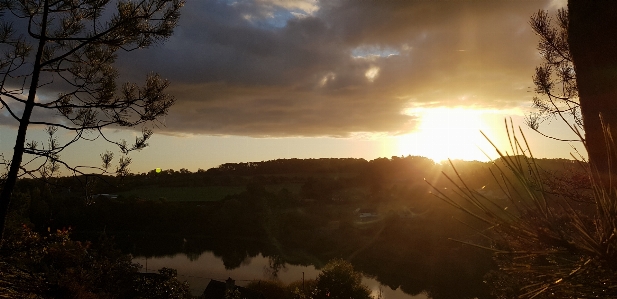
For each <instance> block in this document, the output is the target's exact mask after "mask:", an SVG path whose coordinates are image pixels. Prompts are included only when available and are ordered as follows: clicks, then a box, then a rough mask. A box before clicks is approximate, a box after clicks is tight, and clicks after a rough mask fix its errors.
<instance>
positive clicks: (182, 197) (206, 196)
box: [119, 186, 246, 201]
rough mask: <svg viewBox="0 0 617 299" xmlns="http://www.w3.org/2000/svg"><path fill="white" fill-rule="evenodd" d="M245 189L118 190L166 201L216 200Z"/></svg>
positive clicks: (173, 188) (241, 187)
mask: <svg viewBox="0 0 617 299" xmlns="http://www.w3.org/2000/svg"><path fill="white" fill-rule="evenodd" d="M244 190H246V188H245V187H244V186H201V187H152V186H149V187H145V188H138V189H134V190H129V191H124V192H120V193H119V195H122V196H126V197H129V196H137V197H139V198H143V199H148V200H157V199H160V198H164V199H165V200H167V201H218V200H222V199H223V198H225V196H227V195H233V194H238V193H241V192H243V191H244Z"/></svg>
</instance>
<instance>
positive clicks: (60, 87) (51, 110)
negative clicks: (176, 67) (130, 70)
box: [0, 0, 183, 242]
mask: <svg viewBox="0 0 617 299" xmlns="http://www.w3.org/2000/svg"><path fill="white" fill-rule="evenodd" d="M182 5H183V1H182V0H142V1H125V0H119V1H111V0H96V1H95V0H71V1H69V0H54V1H51V0H29V1H18V0H3V1H2V2H0V14H2V22H1V23H0V48H2V49H3V51H4V52H5V55H3V56H2V57H0V78H1V79H0V103H1V104H2V107H1V109H4V110H5V113H8V115H10V117H11V118H12V119H13V120H14V121H15V122H16V123H18V124H19V127H18V130H17V138H16V141H15V146H14V151H13V155H12V157H11V158H10V159H9V160H5V159H4V157H0V158H2V160H1V161H0V162H2V163H3V164H4V165H5V166H6V167H7V172H6V173H5V174H4V175H3V176H2V192H1V193H0V240H1V239H2V235H1V234H2V232H3V231H4V222H5V221H4V220H5V218H6V215H7V211H8V208H9V203H10V199H11V193H12V191H13V188H14V186H15V182H16V180H17V178H18V177H20V176H24V175H31V176H41V177H49V176H52V175H53V174H54V173H55V172H56V171H58V170H59V167H60V165H64V166H65V167H67V168H68V169H69V170H71V171H72V172H73V173H76V174H78V173H82V170H83V169H84V167H85V166H70V165H68V164H67V163H65V162H64V161H62V160H61V159H60V153H61V152H62V151H63V150H64V149H66V148H67V147H68V146H70V145H71V144H73V143H75V142H77V141H80V140H93V139H97V138H101V139H104V140H106V141H107V142H110V143H112V144H114V145H116V146H117V147H118V148H119V150H120V152H121V153H122V154H123V155H126V154H128V153H129V152H130V151H133V150H139V149H142V148H144V147H145V146H147V140H148V138H149V137H150V136H151V135H152V131H151V129H150V128H149V127H147V126H145V125H146V124H148V123H150V122H153V121H156V120H157V119H158V118H159V117H161V116H164V115H166V114H167V111H168V109H169V107H170V106H171V105H172V104H173V103H174V99H173V97H171V96H170V95H168V94H165V93H164V91H165V88H166V87H167V86H168V83H167V81H165V80H163V79H161V78H160V77H159V76H158V75H156V74H150V75H148V77H147V79H146V82H145V84H144V85H143V86H141V87H139V86H137V85H136V84H133V83H125V84H124V85H122V86H121V87H120V88H119V87H118V86H117V85H116V79H117V78H118V72H117V70H116V69H115V68H114V67H113V63H114V61H115V60H116V52H117V51H118V50H125V51H132V50H135V49H140V48H145V47H148V46H150V45H152V44H153V43H156V42H157V41H160V40H163V39H165V38H166V37H168V36H170V35H171V34H172V31H173V29H174V27H175V26H176V24H177V21H178V17H179V10H180V8H181V6H182ZM110 6H115V8H116V10H115V11H114V12H110V11H109V7H110ZM40 92H42V93H43V94H44V96H41V94H39V93H40ZM53 94H56V95H55V96H54V95H53ZM20 113H21V115H19V114H20ZM31 125H39V126H40V125H44V126H47V130H46V131H47V134H48V135H49V138H48V140H47V144H45V145H41V144H39V143H38V142H36V141H34V140H31V141H26V132H27V131H28V128H29V127H30V126H31ZM136 126H142V135H141V136H139V137H137V138H136V139H135V143H134V144H127V142H126V141H124V140H120V141H117V140H112V139H110V138H108V136H106V135H105V134H104V132H103V131H102V129H103V128H106V127H129V128H130V127H136ZM58 130H61V131H62V130H64V131H66V132H67V133H71V134H72V137H71V139H70V140H69V141H68V142H63V143H61V142H59V141H58V139H57V138H56V136H57V135H58V134H57V133H58ZM101 158H102V160H103V165H102V167H87V169H90V170H92V169H93V168H94V169H99V170H100V171H102V172H107V170H108V168H109V167H110V166H111V162H112V159H113V153H112V152H106V153H103V154H101ZM37 163H38V164H37ZM129 163H130V158H128V157H126V156H124V157H122V158H120V161H119V165H118V166H117V168H116V173H117V174H126V173H127V172H128V165H129ZM0 242H1V241H0Z"/></svg>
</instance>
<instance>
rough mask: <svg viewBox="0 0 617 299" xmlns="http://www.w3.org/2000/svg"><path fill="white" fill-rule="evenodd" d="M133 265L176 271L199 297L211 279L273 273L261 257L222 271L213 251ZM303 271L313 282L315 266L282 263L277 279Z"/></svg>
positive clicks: (241, 279) (242, 279)
mask: <svg viewBox="0 0 617 299" xmlns="http://www.w3.org/2000/svg"><path fill="white" fill-rule="evenodd" d="M133 261H134V262H136V263H139V264H141V265H142V266H143V268H142V272H146V271H147V272H156V271H157V270H158V269H160V268H163V267H168V268H174V269H176V270H178V278H179V279H180V280H185V281H187V282H188V283H190V285H191V293H192V294H193V295H201V293H202V292H203V290H204V289H205V288H206V286H207V285H208V283H209V282H210V280H211V279H214V280H219V281H225V280H226V279H227V278H228V277H231V278H232V279H235V280H236V284H237V285H245V284H247V283H248V282H249V281H252V280H260V279H263V280H265V279H272V277H273V274H274V272H275V271H273V270H272V268H271V266H270V260H269V259H268V258H266V257H263V256H262V255H261V254H259V255H257V256H255V257H252V258H247V259H245V260H244V262H242V265H241V266H240V267H238V268H235V269H233V270H227V269H225V265H224V264H223V261H222V260H221V259H220V258H218V257H216V256H215V255H214V254H213V253H212V252H204V253H202V254H201V255H200V256H199V257H198V258H197V259H193V260H191V259H189V258H188V256H187V255H185V254H176V255H174V256H168V257H154V258H147V259H146V258H145V257H136V258H134V259H133ZM303 272H304V278H305V279H315V278H316V277H317V275H318V274H319V272H320V271H319V270H317V269H315V267H314V266H295V265H289V264H285V265H284V266H283V267H282V268H281V269H280V270H279V271H278V273H277V274H278V275H277V276H278V279H280V280H281V281H282V282H284V283H286V284H288V283H290V282H293V281H296V280H302V273H303ZM362 281H363V283H364V284H365V285H367V286H369V288H370V289H371V290H372V291H373V295H377V294H379V292H380V291H381V293H382V297H383V298H384V299H427V298H428V297H427V296H426V295H424V294H420V295H417V296H411V295H409V294H406V293H404V292H403V291H401V290H400V289H397V290H392V289H390V288H389V287H387V286H382V285H381V284H380V283H379V282H378V281H376V280H374V279H372V278H368V277H364V278H363V280H362Z"/></svg>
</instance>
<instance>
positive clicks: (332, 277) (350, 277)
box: [312, 259, 372, 299]
mask: <svg viewBox="0 0 617 299" xmlns="http://www.w3.org/2000/svg"><path fill="white" fill-rule="evenodd" d="M316 285H317V286H316V288H315V291H314V292H313V296H312V298H314V299H322V298H324V299H325V298H334V299H349V298H354V299H371V298H372V297H371V290H369V289H368V287H367V286H365V285H363V284H362V274H360V273H359V272H356V271H355V270H354V269H353V265H352V264H351V263H349V262H348V261H345V260H342V259H334V260H331V261H330V262H328V264H326V266H325V267H324V268H323V270H322V271H321V273H319V275H318V276H317V283H316Z"/></svg>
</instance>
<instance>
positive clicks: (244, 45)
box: [119, 0, 548, 137]
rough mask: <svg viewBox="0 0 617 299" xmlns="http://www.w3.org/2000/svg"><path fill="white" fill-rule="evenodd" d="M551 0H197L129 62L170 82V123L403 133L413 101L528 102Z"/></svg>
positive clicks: (126, 62) (182, 127) (189, 127)
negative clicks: (534, 23) (541, 20)
mask: <svg viewBox="0 0 617 299" xmlns="http://www.w3.org/2000/svg"><path fill="white" fill-rule="evenodd" d="M277 2H278V3H277ZM547 5H548V3H547V2H546V1H494V0H491V1H488V0H487V1H482V0H476V1H471V0H470V1H347V0H344V1H324V3H318V2H311V1H310V0H304V1H298V2H294V1H274V0H270V1H266V0H262V1H256V2H253V1H235V2H232V1H196V0H195V1H193V0H189V1H187V4H186V6H185V8H184V10H183V15H182V18H181V21H180V25H179V27H178V28H177V30H176V32H175V34H174V35H173V36H172V37H171V38H170V39H169V40H168V41H167V42H166V43H165V44H162V45H159V46H156V47H154V48H152V49H148V50H144V51H137V52H132V53H128V54H122V55H121V58H120V61H119V67H120V68H121V72H122V73H123V74H124V75H123V76H124V78H123V79H128V80H136V81H143V78H144V77H145V74H146V73H148V72H149V71H156V72H158V73H160V74H162V75H163V76H164V77H166V78H168V79H169V80H170V81H171V82H172V85H171V87H170V92H171V93H172V94H174V95H175V96H176V98H177V99H178V102H177V104H176V105H175V106H174V107H173V108H172V110H171V112H170V115H169V116H168V117H167V119H166V128H164V129H163V130H164V131H166V132H168V133H170V134H174V133H197V134H211V135H242V136H254V137H265V136H349V134H351V133H354V132H386V133H390V134H399V133H405V132H409V131H411V130H413V128H414V126H415V125H416V120H415V119H414V117H412V116H409V115H407V114H405V113H403V112H404V110H405V109H406V108H409V107H413V106H419V105H420V106H441V105H450V106H459V105H465V106H475V107H486V108H497V109H501V108H512V107H515V106H521V105H528V101H529V95H530V94H529V93H526V91H527V87H528V86H531V84H532V83H531V74H532V73H533V68H534V67H535V66H536V65H537V64H538V63H539V57H538V55H537V53H536V52H537V51H536V50H535V44H536V37H535V36H534V34H533V33H532V32H531V29H530V28H529V25H528V20H529V17H530V16H531V14H533V13H534V12H536V11H537V10H538V9H542V8H545V7H547ZM307 7H308V8H307Z"/></svg>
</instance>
